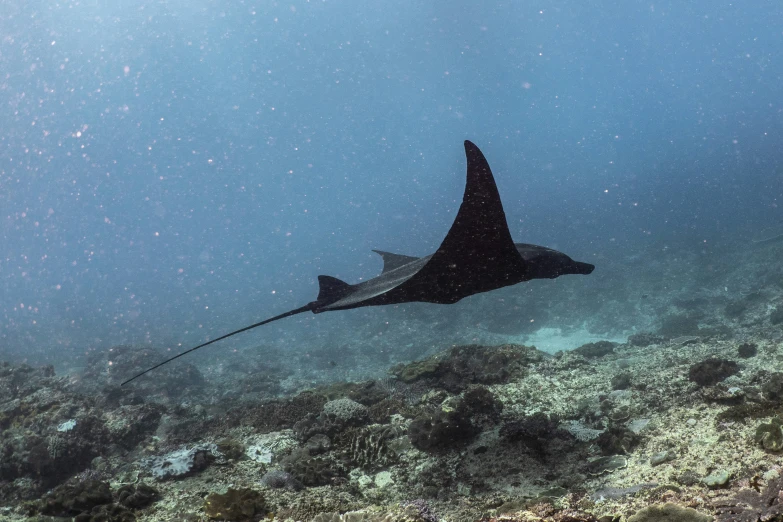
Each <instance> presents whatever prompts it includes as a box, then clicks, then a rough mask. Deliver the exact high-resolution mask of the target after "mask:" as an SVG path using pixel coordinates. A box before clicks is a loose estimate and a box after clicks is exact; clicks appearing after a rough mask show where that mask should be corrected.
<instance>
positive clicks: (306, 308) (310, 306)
mask: <svg viewBox="0 0 783 522" xmlns="http://www.w3.org/2000/svg"><path fill="white" fill-rule="evenodd" d="M312 309H313V303H308V304H306V305H305V306H303V307H301V308H296V309H294V310H291V311H290V312H286V313H284V314H280V315H276V316H274V317H272V318H271V319H266V320H264V321H261V322H260V323H256V324H251V325H250V326H245V327H244V328H240V329H239V330H235V331H233V332H231V333H227V334H226V335H223V336H220V337H218V338H217V339H212V340H211V341H207V342H205V343H204V344H200V345H198V346H196V347H195V348H191V349H190V350H185V351H184V352H182V353H180V354H177V355H175V356H174V357H172V358H170V359H166V360H165V361H163V362H162V363H160V364H156V365H155V366H153V367H152V368H147V369H146V370H144V371H143V372H141V373H140V374H138V375H134V376H133V377H131V378H130V379H128V380H127V381H125V382H123V383H122V384H120V386H125V385H126V384H128V383H129V382H131V381H133V380H135V379H138V378H139V377H141V376H142V375H144V374H145V373H148V372H151V371H152V370H154V369H156V368H160V367H161V366H163V365H164V364H167V363H170V362H171V361H173V360H174V359H179V358H180V357H182V356H183V355H187V354H189V353H190V352H194V351H196V350H198V349H199V348H203V347H205V346H208V345H210V344H212V343H216V342H218V341H222V340H223V339H227V338H229V337H231V336H232V335H236V334H238V333H242V332H246V331H248V330H252V329H253V328H256V327H258V326H262V325H265V324H268V323H271V322H272V321H277V320H278V319H283V318H285V317H290V316H292V315H296V314H301V313H302V312H309V311H311V310H312Z"/></svg>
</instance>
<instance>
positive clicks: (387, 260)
mask: <svg viewBox="0 0 783 522" xmlns="http://www.w3.org/2000/svg"><path fill="white" fill-rule="evenodd" d="M373 252H375V253H376V254H378V255H379V256H381V259H383V271H382V272H381V274H385V273H386V272H390V271H392V270H396V269H397V268H400V267H401V266H405V265H407V264H408V263H412V262H414V261H416V260H417V259H419V258H418V257H413V256H404V255H402V254H392V253H391V252H384V251H383V250H373Z"/></svg>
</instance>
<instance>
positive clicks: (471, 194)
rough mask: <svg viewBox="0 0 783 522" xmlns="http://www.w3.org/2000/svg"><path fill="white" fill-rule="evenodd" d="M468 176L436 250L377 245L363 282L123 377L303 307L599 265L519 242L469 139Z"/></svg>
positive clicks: (414, 295)
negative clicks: (372, 269)
mask: <svg viewBox="0 0 783 522" xmlns="http://www.w3.org/2000/svg"><path fill="white" fill-rule="evenodd" d="M465 156H466V157H467V162H468V174H467V183H466V184H465V194H464V196H463V198H462V204H461V205H460V208H459V211H458V212H457V217H456V218H455V219H454V223H453V224H452V225H451V229H449V232H448V234H446V238H445V239H444V240H443V242H442V243H441V245H440V247H438V250H436V251H435V253H434V254H431V255H428V256H424V257H413V256H406V255H401V254H393V253H391V252H384V251H381V250H374V251H373V252H376V253H378V254H379V255H380V256H381V258H382V259H383V270H382V272H381V274H380V275H379V276H377V277H373V278H372V279H368V280H367V281H364V282H361V283H358V284H349V283H346V282H345V281H342V280H340V279H337V278H336V277H331V276H327V275H321V276H318V285H319V291H318V297H317V298H316V299H315V301H311V302H309V303H307V304H306V305H304V306H302V307H300V308H295V309H293V310H289V311H288V312H285V313H283V314H280V315H276V316H275V317H272V318H270V319H265V320H263V321H261V322H258V323H255V324H251V325H250V326H245V327H244V328H240V329H239V330H234V331H233V332H231V333H227V334H225V335H222V336H220V337H218V338H216V339H212V340H211V341H207V342H205V343H203V344H200V345H198V346H196V347H194V348H191V349H189V350H186V351H184V352H182V353H179V354H177V355H175V356H174V357H171V358H170V359H167V360H165V361H163V362H162V363H160V364H157V365H155V366H153V367H151V368H149V369H147V370H145V371H143V372H141V373H139V374H138V375H136V376H134V377H131V378H130V379H128V380H127V381H125V382H123V383H122V384H123V385H124V384H127V383H129V382H131V381H132V380H134V379H136V378H138V377H141V376H142V375H144V374H145V373H147V372H150V371H152V370H154V369H156V368H159V367H161V366H163V365H164V364H166V363H169V362H171V361H173V360H174V359H178V358H180V357H182V356H183V355H185V354H188V353H190V352H192V351H194V350H198V349H199V348H203V347H204V346H208V345H210V344H212V343H216V342H218V341H222V340H223V339H227V338H229V337H232V336H234V335H237V334H239V333H242V332H246V331H248V330H252V329H253V328H257V327H259V326H262V325H265V324H268V323H271V322H273V321H278V320H280V319H283V318H285V317H290V316H292V315H296V314H301V313H303V312H313V313H315V314H320V313H322V312H331V311H333V310H348V309H351V308H360V307H364V306H380V305H388V304H399V303H410V302H423V303H437V304H453V303H456V302H457V301H459V300H461V299H463V298H465V297H468V296H471V295H474V294H479V293H482V292H489V291H490V290H496V289H498V288H503V287H505V286H511V285H515V284H517V283H521V282H523V281H530V280H531V279H554V278H556V277H559V276H561V275H565V274H589V273H591V272H592V271H593V269H594V268H595V266H594V265H591V264H589V263H582V262H579V261H574V260H573V259H571V258H570V257H568V256H567V255H565V254H563V253H562V252H558V251H557V250H552V249H551V248H546V247H542V246H538V245H529V244H527V243H514V240H513V239H512V238H511V232H509V230H508V223H507V222H506V214H505V212H504V211H503V204H502V203H501V201H500V194H499V193H498V188H497V185H496V184H495V178H494V176H493V175H492V171H491V170H490V168H489V163H487V160H486V158H485V157H484V154H482V153H481V151H480V150H479V148H478V147H477V146H476V145H474V144H473V143H471V142H470V141H467V140H466V141H465Z"/></svg>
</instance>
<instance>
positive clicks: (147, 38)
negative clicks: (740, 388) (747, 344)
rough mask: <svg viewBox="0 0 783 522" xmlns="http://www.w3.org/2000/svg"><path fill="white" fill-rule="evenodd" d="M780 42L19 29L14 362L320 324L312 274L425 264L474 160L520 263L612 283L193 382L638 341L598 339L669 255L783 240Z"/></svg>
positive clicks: (307, 14)
mask: <svg viewBox="0 0 783 522" xmlns="http://www.w3.org/2000/svg"><path fill="white" fill-rule="evenodd" d="M782 22H783V8H781V7H780V5H779V4H778V3H775V2H754V3H752V4H748V3H737V2H734V3H732V2H714V1H710V2H706V1H696V2H688V3H686V4H683V3H682V2H655V3H649V2H645V3H641V2H610V1H606V2H546V3H539V4H536V3H528V2H481V3H478V2H462V1H458V2H455V1H449V2H445V1H436V2H405V1H403V2H355V1H344V2H338V1H326V2H323V1H294V2H280V3H278V2H259V3H253V2H218V1H196V2H149V3H125V2H112V3H106V2H94V1H87V2H77V1H73V2H60V3H26V2H12V1H7V2H3V4H2V6H1V7H0V111H2V112H1V113H0V122H2V132H1V133H0V218H1V219H2V226H1V227H0V358H2V359H10V360H26V361H29V362H36V363H41V362H54V363H56V364H57V365H58V366H65V367H67V366H68V365H69V364H72V365H76V366H78V365H79V364H80V363H79V360H80V358H82V356H83V355H84V354H86V353H88V352H95V351H103V350H106V349H108V348H109V347H111V346H113V345H116V344H123V343H128V344H134V345H151V346H155V347H159V348H163V349H167V350H172V351H173V352H176V351H178V350H180V349H183V348H186V347H189V346H192V345H195V344H199V343H201V342H204V341H205V340H208V339H210V338H214V337H216V336H218V335H220V334H223V333H225V332H227V331H230V330H233V329H236V328H240V327H242V326H244V325H246V324H250V323H253V322H256V321H258V320H261V319H263V318H266V317H269V316H272V315H276V314H278V313H282V312H284V311H286V310H288V309H291V308H295V307H298V306H301V305H302V304H304V303H306V302H308V301H310V300H312V299H313V298H314V297H315V295H316V293H317V282H316V277H317V275H318V274H330V275H334V276H336V277H340V278H342V279H345V280H347V281H349V282H357V281H359V280H361V279H363V278H364V279H366V278H368V277H372V276H374V275H376V274H377V273H378V272H379V271H380V268H381V263H380V259H379V258H378V257H377V256H376V255H375V254H373V253H372V252H371V249H373V248H378V249H383V250H389V251H393V252H399V253H402V254H409V255H425V254H429V253H431V252H432V251H434V250H435V249H436V248H437V246H438V244H439V243H440V241H441V239H442V238H443V236H444V235H445V233H446V232H447V231H448V228H449V226H450V224H451V222H452V220H453V218H454V215H455V213H456V211H457V208H458V207H459V203H460V198H461V195H462V190H463V188H464V169H465V167H464V155H463V151H462V140H464V139H470V140H472V141H474V142H475V143H476V144H477V145H479V146H480V147H481V148H482V150H483V151H484V153H485V154H486V156H487V158H488V160H489V162H490V165H491V166H492V168H493V171H494V173H495V176H496V179H497V182H498V185H499V188H500V192H501V196H502V198H503V202H504V205H505V210H506V214H507V217H508V221H509V225H510V228H511V232H512V235H513V237H514V238H515V240H516V241H520V242H530V243H536V244H541V245H546V246H551V247H553V248H558V249H560V250H562V251H564V252H566V253H568V254H569V255H571V256H572V257H574V258H575V259H580V260H584V261H588V262H591V263H594V264H596V265H597V269H596V272H595V273H594V274H593V275H591V276H589V277H588V278H577V277H576V276H572V277H571V278H561V279H559V280H557V281H556V282H536V283H535V284H533V283H531V284H528V285H521V286H519V287H515V288H512V289H505V290H503V291H502V293H500V294H496V295H493V294H488V295H484V296H476V297H473V298H469V299H467V300H465V301H464V302H462V303H460V304H458V305H455V307H438V306H434V305H410V306H407V307H400V309H363V310H355V311H349V312H340V313H334V314H322V315H318V316H313V315H307V316H298V317H296V318H292V319H288V320H286V321H285V322H280V323H275V324H273V325H269V326H268V327H265V328H264V329H262V330H258V331H254V332H252V333H248V334H245V335H243V336H241V337H238V338H236V339H232V340H231V341H227V342H226V344H225V345H223V346H215V347H212V348H209V349H207V350H210V352H209V354H201V355H200V356H201V357H210V358H219V357H221V356H225V355H226V354H227V353H230V352H231V350H233V349H254V348H255V347H258V346H275V347H277V349H278V350H281V351H282V352H283V353H285V352H286V351H291V352H292V353H301V352H303V351H312V352H313V354H314V357H316V358H317V355H318V354H319V353H321V352H323V351H324V350H331V352H330V355H329V356H328V357H327V358H335V357H339V352H340V349H341V347H342V346H343V345H345V344H346V343H349V342H351V341H355V342H356V343H357V344H358V345H363V346H364V347H365V349H366V350H368V351H372V347H373V346H377V345H378V343H379V341H378V338H379V336H380V335H382V336H384V339H389V340H390V341H389V343H390V344H391V345H395V344H397V345H400V347H399V350H400V353H399V354H398V355H394V356H393V357H392V358H395V357H397V356H399V357H400V358H406V357H407V358H412V357H414V356H415V355H416V354H418V353H421V352H422V351H423V350H426V349H436V348H442V347H439V346H435V344H437V343H436V341H438V340H441V341H442V342H443V343H444V344H447V343H449V342H452V341H455V342H456V341H457V340H462V341H463V342H469V341H470V340H471V339H475V338H476V337H475V336H476V335H479V334H477V333H475V332H481V331H483V330H482V329H481V328H480V326H481V322H482V317H484V318H486V317H492V316H497V315H498V314H499V313H501V315H502V312H503V311H504V310H505V309H506V303H507V300H510V299H514V300H516V301H517V302H520V303H525V302H534V303H540V302H542V301H546V300H547V299H548V300H549V301H546V304H547V306H549V307H554V306H557V305H558V303H561V304H562V301H563V300H564V299H565V297H564V296H566V293H567V298H568V300H569V301H572V302H573V304H572V305H569V306H570V308H566V310H571V313H569V314H563V313H562V312H561V311H562V310H563V309H558V310H559V311H558V312H557V313H552V314H549V315H548V316H547V317H546V318H543V319H541V320H540V321H539V323H537V324H542V326H546V327H548V328H576V327H579V326H580V325H583V324H585V323H589V328H588V329H590V330H591V331H593V332H595V333H596V334H601V333H604V334H605V335H606V336H609V337H611V336H612V335H620V334H623V333H626V332H628V331H633V330H634V329H636V328H644V327H645V326H647V325H648V324H649V322H650V321H653V319H652V318H643V319H644V320H642V319H640V318H639V317H641V316H639V317H636V318H634V317H630V318H629V319H627V320H621V319H618V321H617V324H608V323H606V321H605V317H596V316H595V315H594V314H593V312H595V310H596V309H597V308H600V307H601V306H610V307H611V306H614V307H616V309H627V308H629V307H628V306H627V304H626V301H627V300H628V299H631V297H629V294H628V293H627V291H626V290H627V289H628V288H633V285H634V281H635V279H636V278H637V277H640V276H642V275H644V274H645V273H646V272H649V271H650V270H651V268H650V265H649V264H650V263H656V262H661V261H662V259H663V258H665V257H666V256H667V255H669V254H668V252H680V253H681V252H692V253H693V254H694V255H696V256H701V257H700V258H699V259H702V261H696V262H697V263H703V264H704V265H709V264H710V263H714V262H718V261H719V260H720V259H721V257H722V256H724V255H725V253H726V252H736V251H737V250H742V249H744V248H746V247H747V245H748V239H749V238H750V237H751V236H752V235H753V234H754V233H756V232H757V231H759V230H761V229H763V228H764V227H767V226H769V225H773V224H776V223H780V220H781V214H780V209H779V208H778V205H779V204H780V203H779V202H780V199H781V191H782V188H783V184H781V182H780V181H781V174H780V173H781V166H780V161H781V152H780V143H781V137H782V136H781V133H782V130H783V129H781V101H780V100H781V96H780V85H781V71H783V63H781V56H782V54H781V50H783V35H782V34H781V29H780V28H781V27H783V23H782ZM547 285H549V286H547ZM675 286H676V285H675ZM620 287H622V289H623V290H622V291H619V290H618V288H620ZM668 290H669V287H666V286H665V285H664V286H663V287H661V289H660V292H661V293H662V294H665V292H666V291H668ZM533 293H536V295H535V296H534V297H535V298H536V299H538V300H536V299H533V297H530V296H531V294H533ZM498 295H499V296H500V297H498ZM658 297H661V298H663V297H665V295H659V296H658ZM526 300H527V301H526ZM550 301H553V302H550ZM539 308H540V307H539ZM631 308H632V307H631ZM524 313H525V314H527V315H529V316H530V317H531V320H535V317H533V316H535V315H536V314H537V313H538V309H536V308H535V307H532V308H531V309H530V310H525V312H524ZM608 315H610V314H609V313H608V312H607V313H606V314H605V316H608ZM526 317H527V316H526ZM438 321H444V322H445V323H446V325H447V327H444V328H446V330H447V333H444V332H446V330H442V331H438V332H436V333H433V332H432V331H430V330H428V329H426V328H429V326H427V325H431V324H433V323H437V322H438ZM602 321H603V323H606V324H604V325H603V326H605V327H603V328H602ZM637 322H638V324H637ZM474 326H476V327H477V328H476V329H475V330H474V329H472V328H473V327H474ZM602 330H603V331H602ZM417 338H418V339H422V341H421V344H420V345H417V344H416V339H417ZM403 345H404V346H403ZM384 349H386V348H384ZM194 357H197V356H195V355H194ZM194 360H197V359H194Z"/></svg>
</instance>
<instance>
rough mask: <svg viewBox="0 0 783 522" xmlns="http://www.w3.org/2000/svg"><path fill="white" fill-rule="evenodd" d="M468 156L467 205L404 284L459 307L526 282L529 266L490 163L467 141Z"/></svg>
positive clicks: (421, 296) (418, 295)
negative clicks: (474, 297) (467, 300)
mask: <svg viewBox="0 0 783 522" xmlns="http://www.w3.org/2000/svg"><path fill="white" fill-rule="evenodd" d="M465 155H466V157H467V162H468V172H467V183H466V185H465V193H464V196H463V199H462V205H460V208H459V212H457V217H456V218H455V219H454V223H453V224H452V225H451V229H450V230H449V232H448V234H446V238H445V239H444V240H443V242H442V243H441V245H440V247H439V248H438V250H437V251H436V252H435V253H434V254H433V255H432V258H431V259H430V260H429V261H428V262H427V264H426V265H424V267H422V269H421V270H420V271H419V272H417V273H416V275H414V276H413V277H412V278H411V279H410V280H408V281H406V283H405V284H404V286H407V287H408V288H406V290H405V291H406V293H408V294H409V295H410V297H411V298H415V299H417V300H421V301H426V302H435V303H453V302H456V301H459V300H460V299H462V298H463V297H466V296H469V295H473V294H475V293H479V292H486V291H488V290H494V289H496V288H502V287H503V286H508V285H511V284H516V283H518V282H520V281H524V280H525V278H524V276H525V274H526V272H527V268H526V263H525V261H524V260H523V259H522V256H520V255H519V252H517V249H516V247H515V246H514V240H513V239H512V238H511V232H509V230H508V223H507V222H506V213H505V212H504V211H503V204H502V203H501V201H500V194H499V193H498V188H497V185H496V184H495V178H494V177H493V175H492V171H491V170H490V168H489V163H487V160H486V158H484V155H483V154H482V153H481V150H479V148H478V147H477V146H476V145H474V144H473V143H471V142H470V141H467V140H466V141H465Z"/></svg>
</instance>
